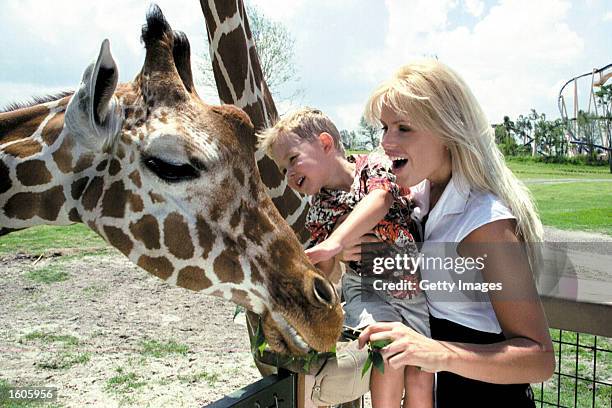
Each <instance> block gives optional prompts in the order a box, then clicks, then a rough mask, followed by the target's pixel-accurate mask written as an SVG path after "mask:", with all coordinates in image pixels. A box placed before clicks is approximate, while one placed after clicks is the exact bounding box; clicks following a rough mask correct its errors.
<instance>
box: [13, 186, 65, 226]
mask: <svg viewBox="0 0 612 408" xmlns="http://www.w3.org/2000/svg"><path fill="white" fill-rule="evenodd" d="M65 201H66V198H65V197H64V188H63V187H62V186H56V187H53V188H50V189H49V190H47V191H43V192H41V193H17V194H15V195H14V196H12V197H11V198H9V199H8V201H7V202H6V204H5V205H4V214H5V215H6V216H7V217H9V218H18V219H20V220H28V219H30V218H32V217H34V216H35V215H38V216H39V217H40V218H42V219H43V220H47V221H55V220H56V219H57V216H58V214H59V212H60V210H61V208H62V206H63V205H64V202H65Z"/></svg>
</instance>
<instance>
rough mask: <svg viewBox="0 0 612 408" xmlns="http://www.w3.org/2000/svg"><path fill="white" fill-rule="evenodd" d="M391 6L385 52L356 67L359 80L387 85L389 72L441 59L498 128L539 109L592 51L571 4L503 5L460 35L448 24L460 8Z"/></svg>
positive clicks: (447, 4)
mask: <svg viewBox="0 0 612 408" xmlns="http://www.w3.org/2000/svg"><path fill="white" fill-rule="evenodd" d="M386 5H387V7H388V11H389V19H390V21H389V28H388V32H387V37H386V41H385V48H384V49H383V50H381V51H379V52H375V53H374V54H371V55H369V56H367V57H366V59H365V61H364V63H360V64H352V65H353V68H351V70H352V74H354V75H360V76H362V77H366V78H370V79H372V78H376V82H379V81H380V80H381V79H384V78H385V77H387V76H388V75H389V67H394V69H397V68H398V67H400V66H401V65H403V64H405V63H407V62H408V61H410V60H412V59H414V58H415V57H422V56H432V55H435V56H437V57H439V59H440V60H441V61H443V62H445V63H447V64H448V65H450V66H451V67H452V68H454V69H455V70H457V71H458V72H459V73H460V74H461V75H462V76H463V77H464V78H465V79H466V81H467V82H468V84H469V85H470V86H471V88H472V90H473V91H474V93H475V94H476V96H477V98H478V99H479V100H480V102H481V104H482V105H483V107H484V109H485V111H486V112H487V114H488V116H489V119H490V120H491V121H498V120H500V119H501V117H503V115H505V114H509V115H511V116H513V115H518V114H519V113H524V112H526V111H527V110H528V109H529V108H531V107H534V106H536V104H537V103H539V102H541V101H542V98H545V97H547V96H548V95H550V93H551V91H550V89H551V87H552V86H553V85H554V84H555V83H556V82H557V81H558V80H559V77H558V75H559V72H560V71H562V69H563V68H564V67H565V68H567V66H568V65H569V64H571V63H572V62H574V61H576V60H577V59H579V58H580V56H581V53H582V52H583V49H584V41H583V39H582V38H581V37H580V36H579V35H578V34H577V33H576V32H574V31H572V30H571V29H570V27H569V25H568V20H569V14H570V13H569V9H570V4H569V3H568V2H567V1H563V0H541V1H537V2H531V1H528V0H520V1H510V0H501V1H500V2H499V3H498V4H496V5H495V6H493V7H491V8H490V9H489V10H488V12H487V14H485V15H483V16H482V18H481V19H480V20H479V21H478V22H477V23H476V24H475V25H474V26H473V27H465V26H459V27H453V28H449V24H448V15H449V12H450V11H451V10H452V9H453V8H454V7H456V4H455V3H454V2H452V1H444V0H438V1H436V2H426V1H417V2H416V5H414V7H412V6H411V7H408V6H407V5H406V3H405V2H400V1H398V0H397V1H396V0H387V1H386ZM555 75H557V76H555ZM563 75H565V74H563ZM550 105H551V106H556V104H555V102H554V101H551V103H550Z"/></svg>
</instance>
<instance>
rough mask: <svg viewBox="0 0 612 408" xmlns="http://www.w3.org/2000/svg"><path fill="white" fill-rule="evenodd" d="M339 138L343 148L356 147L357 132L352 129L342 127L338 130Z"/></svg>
mask: <svg viewBox="0 0 612 408" xmlns="http://www.w3.org/2000/svg"><path fill="white" fill-rule="evenodd" d="M340 139H341V140H342V145H343V146H344V148H345V149H347V150H348V149H354V148H355V147H356V144H355V143H356V142H357V134H356V133H355V131H354V130H351V131H350V132H349V131H348V130H346V129H342V130H341V131H340Z"/></svg>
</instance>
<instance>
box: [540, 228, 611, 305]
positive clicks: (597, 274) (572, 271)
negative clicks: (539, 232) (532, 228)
mask: <svg viewBox="0 0 612 408" xmlns="http://www.w3.org/2000/svg"><path fill="white" fill-rule="evenodd" d="M544 240H545V241H546V242H549V243H551V244H550V245H547V246H546V247H547V248H551V247H552V248H554V249H553V250H549V251H547V252H546V255H545V259H546V258H548V260H547V261H548V262H550V263H549V265H554V267H552V268H551V267H549V268H547V269H546V270H547V271H549V272H551V273H552V274H554V275H555V276H558V277H560V281H559V284H558V285H559V286H558V289H559V290H560V292H561V293H560V294H559V297H564V298H570V299H576V300H579V301H585V302H592V303H605V304H609V305H612V236H609V235H605V234H597V233H592V232H583V231H565V230H560V229H557V228H551V227H545V228H544ZM553 243H555V244H553ZM557 243H559V244H557ZM565 259H567V260H569V262H566V261H565ZM548 262H547V263H548Z"/></svg>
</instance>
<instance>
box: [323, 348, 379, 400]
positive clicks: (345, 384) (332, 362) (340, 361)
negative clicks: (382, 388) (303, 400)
mask: <svg viewBox="0 0 612 408" xmlns="http://www.w3.org/2000/svg"><path fill="white" fill-rule="evenodd" d="M367 358H368V351H367V348H364V349H363V350H358V349H357V340H354V341H351V342H348V343H338V347H337V350H336V357H330V358H328V359H327V361H326V362H325V365H324V366H323V367H322V368H321V370H320V371H319V372H318V373H317V374H316V375H315V381H314V386H313V388H312V394H311V399H312V402H314V403H315V404H317V405H332V404H341V403H343V402H349V401H353V400H356V399H357V398H359V397H361V396H362V395H363V394H365V393H366V392H368V391H369V390H370V371H371V369H370V370H368V372H367V373H366V374H365V375H364V376H363V377H361V370H362V369H363V366H364V365H365V362H366V359H367Z"/></svg>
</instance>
